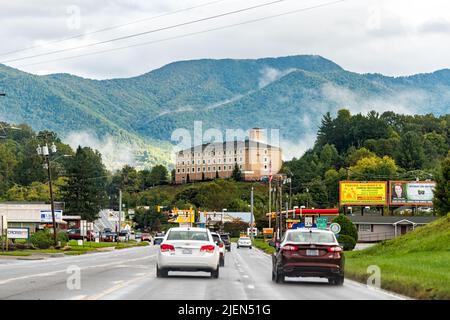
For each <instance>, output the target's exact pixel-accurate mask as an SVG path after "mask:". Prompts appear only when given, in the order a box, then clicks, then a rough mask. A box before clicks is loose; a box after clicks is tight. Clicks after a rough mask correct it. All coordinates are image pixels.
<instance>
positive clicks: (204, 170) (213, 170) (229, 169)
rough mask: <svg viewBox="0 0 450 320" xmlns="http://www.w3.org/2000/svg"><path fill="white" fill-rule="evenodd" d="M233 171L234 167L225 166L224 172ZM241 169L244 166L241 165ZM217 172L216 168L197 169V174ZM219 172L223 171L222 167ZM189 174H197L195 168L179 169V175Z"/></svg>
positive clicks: (219, 167)
mask: <svg viewBox="0 0 450 320" xmlns="http://www.w3.org/2000/svg"><path fill="white" fill-rule="evenodd" d="M227 169H228V171H232V170H233V169H234V166H228V167H227V166H223V171H227ZM239 169H241V170H242V165H239ZM215 171H216V167H215V166H213V167H197V172H215ZM217 171H222V166H218V167H217ZM185 172H186V173H189V172H195V167H192V168H186V169H185V168H182V169H180V168H178V169H177V173H185Z"/></svg>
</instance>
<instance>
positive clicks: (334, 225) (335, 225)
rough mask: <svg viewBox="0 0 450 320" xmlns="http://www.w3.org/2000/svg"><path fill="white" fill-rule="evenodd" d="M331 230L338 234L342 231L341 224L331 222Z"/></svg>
mask: <svg viewBox="0 0 450 320" xmlns="http://www.w3.org/2000/svg"><path fill="white" fill-rule="evenodd" d="M330 230H331V232H333V233H334V234H338V233H339V232H341V226H340V225H339V223H332V224H330Z"/></svg>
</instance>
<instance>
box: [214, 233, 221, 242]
mask: <svg viewBox="0 0 450 320" xmlns="http://www.w3.org/2000/svg"><path fill="white" fill-rule="evenodd" d="M212 237H213V240H214V242H217V241H220V237H219V236H218V235H216V234H213V235H212Z"/></svg>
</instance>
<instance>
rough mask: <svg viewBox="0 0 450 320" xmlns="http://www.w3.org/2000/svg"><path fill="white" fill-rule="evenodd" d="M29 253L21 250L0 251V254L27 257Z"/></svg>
mask: <svg viewBox="0 0 450 320" xmlns="http://www.w3.org/2000/svg"><path fill="white" fill-rule="evenodd" d="M29 255H31V254H30V253H27V252H23V251H8V252H0V256H12V257H27V256H29Z"/></svg>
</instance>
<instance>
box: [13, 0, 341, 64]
mask: <svg viewBox="0 0 450 320" xmlns="http://www.w3.org/2000/svg"><path fill="white" fill-rule="evenodd" d="M344 1H346V0H337V1H331V2H326V3H322V4H319V5H314V6H310V7H304V8H300V9H296V10H290V11H286V12H283V13H280V14H274V15H269V16H264V17H261V18H257V19H252V20H247V21H243V22H238V23H233V24H229V25H225V26H221V27H217V28H211V29H205V30H201V31H196V32H191V33H186V34H181V35H178V36H173V37H169V38H163V39H158V40H153V41H148V42H143V43H137V44H133V45H127V46H123V47H117V48H111V49H106V50H100V51H95V52H89V53H85V54H80V55H74V56H69V57H63V58H58V59H52V60H46V61H41V62H36V63H30V64H25V65H20V66H18V68H21V67H28V66H34V65H39V64H45V63H51V62H57V61H64V60H70V59H76V58H82V57H86V56H91V55H97V54H102V53H108V52H112V51H118V50H124V49H129V48H134V47H140V46H146V45H150V44H155V43H160V42H165V41H170V40H177V39H182V38H187V37H191V36H195V35H200V34H205V33H209V32H214V31H219V30H224V29H229V28H233V27H237V26H242V25H246V24H251V23H256V22H260V21H264V20H269V19H274V18H279V17H282V16H287V15H292V14H296V13H300V12H304V11H310V10H313V9H318V8H323V7H328V6H331V5H335V4H338V3H341V2H344Z"/></svg>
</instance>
